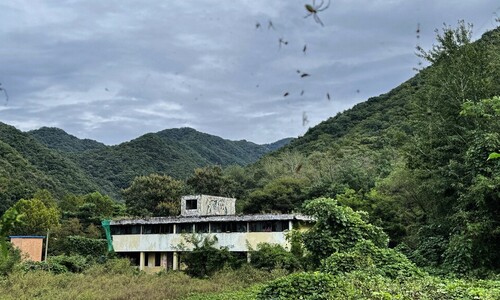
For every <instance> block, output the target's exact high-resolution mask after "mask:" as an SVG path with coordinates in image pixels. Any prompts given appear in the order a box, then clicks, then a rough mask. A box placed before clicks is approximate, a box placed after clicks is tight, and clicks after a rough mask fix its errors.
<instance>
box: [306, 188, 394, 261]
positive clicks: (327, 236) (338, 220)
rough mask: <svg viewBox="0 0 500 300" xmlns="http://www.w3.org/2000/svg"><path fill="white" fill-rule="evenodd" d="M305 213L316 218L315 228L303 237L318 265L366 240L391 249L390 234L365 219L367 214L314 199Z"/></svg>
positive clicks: (311, 256)
mask: <svg viewBox="0 0 500 300" xmlns="http://www.w3.org/2000/svg"><path fill="white" fill-rule="evenodd" d="M304 212H305V213H306V214H308V215H310V216H313V217H314V218H315V219H316V222H315V223H314V225H313V226H312V228H311V229H309V230H308V231H307V232H305V233H303V234H302V238H303V242H304V247H305V248H306V249H307V250H308V252H309V256H310V258H311V261H312V263H313V265H314V266H319V264H320V262H321V260H322V259H325V258H327V257H329V256H330V255H332V254H333V253H336V252H346V251H349V249H351V248H352V247H354V246H355V245H356V244H357V243H358V242H360V241H363V240H370V241H372V242H373V244H375V245H376V246H377V247H387V243H388V238H387V235H386V234H385V233H384V232H383V231H382V229H381V228H379V227H376V226H374V225H372V224H370V223H368V222H367V221H366V220H365V219H366V218H367V215H366V213H364V212H356V211H353V210H352V209H351V208H350V207H344V206H340V205H339V204H338V202H337V200H335V199H329V198H318V199H314V200H312V201H310V202H308V203H306V204H305V205H304Z"/></svg>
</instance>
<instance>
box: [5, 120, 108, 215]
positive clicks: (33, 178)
mask: <svg viewBox="0 0 500 300" xmlns="http://www.w3.org/2000/svg"><path fill="white" fill-rule="evenodd" d="M0 149H1V156H0V165H1V166H2V168H0V181H1V182H2V183H1V185H0V212H3V210H4V209H5V208H7V207H8V206H10V204H12V203H13V202H15V201H17V200H19V199H20V198H23V197H29V196H31V195H32V194H33V193H34V192H35V191H36V190H37V189H40V188H46V189H49V190H50V191H52V192H54V193H55V194H56V195H59V196H61V195H63V194H64V193H66V192H71V193H88V192H91V191H96V190H97V191H98V190H101V189H100V187H99V186H98V185H97V184H95V183H94V182H93V181H92V179H91V178H89V177H88V176H87V175H86V174H85V173H84V171H83V170H82V169H80V168H79V167H78V165H76V164H75V163H74V162H73V161H72V160H71V159H69V158H67V157H65V156H64V155H63V154H61V153H58V152H56V151H54V150H51V149H49V148H47V147H46V146H44V145H42V144H40V143H39V142H38V141H37V140H35V139H34V138H33V137H31V136H30V135H29V134H27V133H24V132H21V131H20V130H17V129H16V128H14V127H12V126H9V125H6V124H4V123H0Z"/></svg>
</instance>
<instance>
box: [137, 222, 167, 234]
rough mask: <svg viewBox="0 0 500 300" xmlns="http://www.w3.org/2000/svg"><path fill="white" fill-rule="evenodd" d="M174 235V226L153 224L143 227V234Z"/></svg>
mask: <svg viewBox="0 0 500 300" xmlns="http://www.w3.org/2000/svg"><path fill="white" fill-rule="evenodd" d="M166 233H174V224H151V225H144V226H143V227H142V234H166Z"/></svg>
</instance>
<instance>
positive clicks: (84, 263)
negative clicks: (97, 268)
mask: <svg viewBox="0 0 500 300" xmlns="http://www.w3.org/2000/svg"><path fill="white" fill-rule="evenodd" d="M91 265H92V263H91V262H90V259H87V258H85V257H83V256H81V255H72V256H67V255H58V256H52V257H49V260H48V262H46V261H40V262H34V261H26V262H23V263H22V265H21V269H22V270H24V271H26V272H27V271H37V270H42V271H50V272H52V273H55V274H62V273H67V272H72V273H81V272H83V271H84V270H86V269H88V268H89V267H90V266H91Z"/></svg>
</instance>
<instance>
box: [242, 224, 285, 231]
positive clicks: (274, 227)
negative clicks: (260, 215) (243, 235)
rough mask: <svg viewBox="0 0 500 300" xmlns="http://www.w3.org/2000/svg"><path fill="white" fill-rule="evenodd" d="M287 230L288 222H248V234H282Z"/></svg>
mask: <svg viewBox="0 0 500 300" xmlns="http://www.w3.org/2000/svg"><path fill="white" fill-rule="evenodd" d="M288 229H289V228H288V221H261V222H250V232H282V231H285V230H288Z"/></svg>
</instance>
